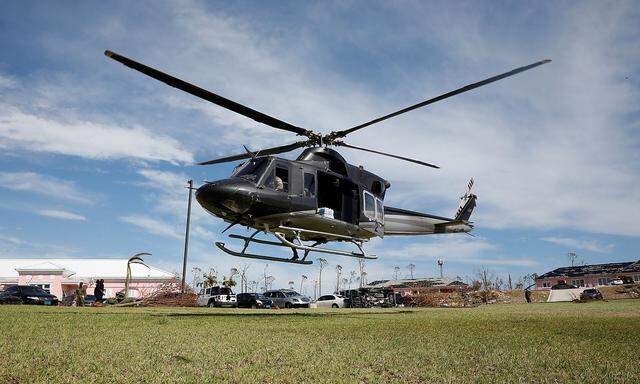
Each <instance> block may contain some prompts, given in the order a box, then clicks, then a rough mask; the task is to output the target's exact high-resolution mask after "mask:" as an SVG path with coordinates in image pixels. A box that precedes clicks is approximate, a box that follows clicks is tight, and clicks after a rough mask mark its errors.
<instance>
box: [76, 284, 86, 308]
mask: <svg viewBox="0 0 640 384" xmlns="http://www.w3.org/2000/svg"><path fill="white" fill-rule="evenodd" d="M84 295H85V290H84V285H83V283H82V281H81V282H80V283H79V284H78V288H76V307H84Z"/></svg>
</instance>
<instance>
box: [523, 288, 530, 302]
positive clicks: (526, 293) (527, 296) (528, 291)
mask: <svg viewBox="0 0 640 384" xmlns="http://www.w3.org/2000/svg"><path fill="white" fill-rule="evenodd" d="M524 298H525V300H527V303H530V302H531V291H530V290H529V288H527V289H525V290H524Z"/></svg>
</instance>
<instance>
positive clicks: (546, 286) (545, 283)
mask: <svg viewBox="0 0 640 384" xmlns="http://www.w3.org/2000/svg"><path fill="white" fill-rule="evenodd" d="M542 288H551V283H550V282H548V281H543V282H542Z"/></svg>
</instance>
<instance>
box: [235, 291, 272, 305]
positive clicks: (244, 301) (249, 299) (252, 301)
mask: <svg viewBox="0 0 640 384" xmlns="http://www.w3.org/2000/svg"><path fill="white" fill-rule="evenodd" d="M236 299H237V301H238V308H271V306H272V305H273V302H272V301H271V300H270V299H268V298H267V297H265V296H264V295H263V294H261V293H239V294H237V295H236Z"/></svg>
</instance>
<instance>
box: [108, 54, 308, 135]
mask: <svg viewBox="0 0 640 384" xmlns="http://www.w3.org/2000/svg"><path fill="white" fill-rule="evenodd" d="M104 54H105V55H106V56H108V57H110V58H112V59H113V60H115V61H118V62H120V63H122V64H124V65H126V66H127V67H129V68H132V69H135V70H136V71H139V72H142V73H144V74H145V75H147V76H150V77H153V78H154V79H156V80H160V81H162V82H163V83H166V84H168V85H170V86H172V87H174V88H178V89H180V90H182V91H185V92H187V93H190V94H192V95H194V96H196V97H199V98H201V99H204V100H207V101H210V102H212V103H214V104H216V105H219V106H221V107H223V108H226V109H229V110H231V111H233V112H236V113H239V114H241V115H243V116H246V117H248V118H250V119H253V120H255V121H257V122H259V123H263V124H266V125H269V126H271V127H273V128H277V129H282V130H285V131H289V132H293V133H297V134H298V135H303V136H309V134H310V131H308V130H306V129H304V128H300V127H296V126H295V125H292V124H289V123H287V122H285V121H282V120H278V119H276V118H275V117H271V116H269V115H265V114H264V113H262V112H259V111H256V110H255V109H251V108H249V107H246V106H244V105H242V104H238V103H236V102H235V101H232V100H229V99H227V98H224V97H222V96H220V95H216V94H215V93H213V92H209V91H207V90H206V89H202V88H200V87H198V86H196V85H193V84H190V83H187V82H186V81H183V80H180V79H178V78H175V77H173V76H171V75H168V74H166V73H164V72H160V71H158V70H157V69H154V68H151V67H148V66H146V65H144V64H141V63H138V62H137V61H134V60H131V59H129V58H127V57H124V56H121V55H118V54H117V53H114V52H111V51H104Z"/></svg>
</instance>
